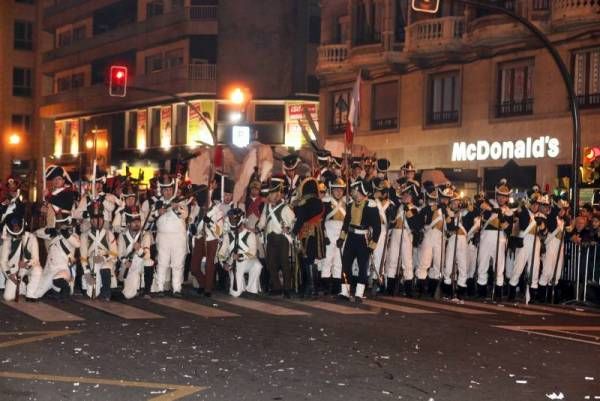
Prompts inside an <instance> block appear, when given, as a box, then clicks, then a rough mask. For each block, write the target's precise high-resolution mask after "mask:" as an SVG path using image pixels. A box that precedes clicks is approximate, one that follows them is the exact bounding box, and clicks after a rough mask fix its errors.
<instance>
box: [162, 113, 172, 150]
mask: <svg viewBox="0 0 600 401" xmlns="http://www.w3.org/2000/svg"><path fill="white" fill-rule="evenodd" d="M171 127H172V123H171V106H165V107H161V109H160V147H161V148H163V149H168V148H170V147H171V135H172V129H171Z"/></svg>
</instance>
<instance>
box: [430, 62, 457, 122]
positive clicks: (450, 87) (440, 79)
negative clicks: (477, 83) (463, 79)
mask: <svg viewBox="0 0 600 401" xmlns="http://www.w3.org/2000/svg"><path fill="white" fill-rule="evenodd" d="M459 113H460V77H459V72H458V71H452V72H447V73H442V74H435V75H430V76H429V80H428V85H427V124H447V123H455V122H458V117H459Z"/></svg>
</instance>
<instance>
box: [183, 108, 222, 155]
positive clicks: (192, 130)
mask: <svg viewBox="0 0 600 401" xmlns="http://www.w3.org/2000/svg"><path fill="white" fill-rule="evenodd" d="M192 104H193V105H194V106H195V107H189V106H188V126H187V140H186V143H187V145H188V146H191V147H195V146H199V145H200V144H201V143H200V142H204V143H207V144H209V145H213V138H212V135H211V134H210V130H209V129H208V127H207V126H206V122H205V121H204V120H206V121H208V122H209V124H210V128H211V129H213V130H214V127H215V102H214V100H201V101H195V102H192ZM196 108H197V109H198V111H200V112H201V113H202V115H203V116H204V119H201V118H200V116H199V115H198V113H197V111H196V110H195V109H196Z"/></svg>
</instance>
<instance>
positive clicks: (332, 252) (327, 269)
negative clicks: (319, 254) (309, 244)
mask: <svg viewBox="0 0 600 401" xmlns="http://www.w3.org/2000/svg"><path fill="white" fill-rule="evenodd" d="M342 225H343V221H340V220H327V221H326V222H325V235H327V238H329V245H327V248H326V249H325V259H323V261H322V262H321V277H323V278H329V277H333V278H342V255H341V252H340V249H339V248H338V247H337V245H336V241H337V239H338V238H339V236H340V232H341V231H342Z"/></svg>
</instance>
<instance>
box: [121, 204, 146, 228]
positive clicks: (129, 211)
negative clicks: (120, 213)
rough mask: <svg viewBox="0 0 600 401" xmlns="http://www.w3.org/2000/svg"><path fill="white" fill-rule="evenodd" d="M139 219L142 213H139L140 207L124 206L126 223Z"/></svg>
mask: <svg viewBox="0 0 600 401" xmlns="http://www.w3.org/2000/svg"><path fill="white" fill-rule="evenodd" d="M141 219H142V215H141V213H140V209H139V208H138V207H137V206H133V207H126V208H125V222H126V223H127V224H129V223H131V222H132V221H135V220H141Z"/></svg>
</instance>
